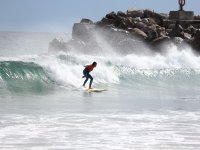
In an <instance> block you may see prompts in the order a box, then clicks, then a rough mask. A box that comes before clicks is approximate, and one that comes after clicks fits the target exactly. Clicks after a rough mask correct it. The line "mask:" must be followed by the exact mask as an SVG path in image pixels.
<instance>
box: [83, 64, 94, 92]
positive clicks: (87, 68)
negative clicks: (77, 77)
mask: <svg viewBox="0 0 200 150" xmlns="http://www.w3.org/2000/svg"><path fill="white" fill-rule="evenodd" d="M96 66H97V63H96V62H93V63H92V64H91V65H87V66H85V69H84V70H83V77H82V78H86V79H85V81H84V83H83V86H84V87H85V84H86V83H87V81H88V79H90V84H89V89H91V88H92V87H91V86H92V81H93V77H92V76H91V75H90V72H91V71H92V70H93V69H94V68H95V67H96Z"/></svg>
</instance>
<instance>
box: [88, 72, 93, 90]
mask: <svg viewBox="0 0 200 150" xmlns="http://www.w3.org/2000/svg"><path fill="white" fill-rule="evenodd" d="M88 78H90V85H89V88H90V89H91V87H92V81H93V77H92V76H91V75H90V74H88Z"/></svg>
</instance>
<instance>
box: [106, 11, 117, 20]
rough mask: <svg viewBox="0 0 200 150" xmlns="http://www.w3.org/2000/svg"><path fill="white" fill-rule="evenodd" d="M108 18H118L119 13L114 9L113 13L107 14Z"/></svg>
mask: <svg viewBox="0 0 200 150" xmlns="http://www.w3.org/2000/svg"><path fill="white" fill-rule="evenodd" d="M106 18H108V19H116V18H117V14H116V13H115V12H114V11H112V12H111V13H109V14H107V15H106Z"/></svg>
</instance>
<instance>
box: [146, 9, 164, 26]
mask: <svg viewBox="0 0 200 150" xmlns="http://www.w3.org/2000/svg"><path fill="white" fill-rule="evenodd" d="M144 18H153V19H154V20H155V22H156V23H157V24H158V25H162V23H163V19H167V18H166V17H165V16H163V15H161V14H158V13H155V12H154V11H151V10H148V9H146V10H144Z"/></svg>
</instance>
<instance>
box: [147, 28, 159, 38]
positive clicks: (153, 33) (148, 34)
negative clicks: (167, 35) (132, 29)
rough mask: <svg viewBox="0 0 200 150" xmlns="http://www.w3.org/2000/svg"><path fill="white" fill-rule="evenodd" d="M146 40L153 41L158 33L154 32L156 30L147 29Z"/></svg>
mask: <svg viewBox="0 0 200 150" xmlns="http://www.w3.org/2000/svg"><path fill="white" fill-rule="evenodd" d="M147 36H148V37H147V40H148V41H153V40H154V39H156V38H158V33H157V32H156V30H153V29H152V30H149V31H148V32H147Z"/></svg>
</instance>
